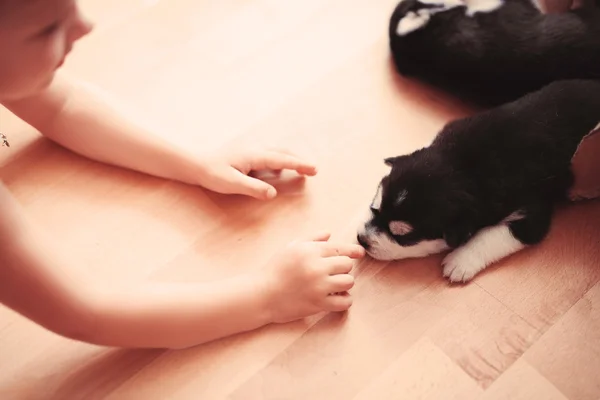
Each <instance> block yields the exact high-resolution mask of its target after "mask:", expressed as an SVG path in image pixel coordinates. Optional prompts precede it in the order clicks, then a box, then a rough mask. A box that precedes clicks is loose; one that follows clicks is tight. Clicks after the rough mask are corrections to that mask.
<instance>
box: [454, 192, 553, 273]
mask: <svg viewBox="0 0 600 400" xmlns="http://www.w3.org/2000/svg"><path fill="white" fill-rule="evenodd" d="M551 216H552V207H548V205H546V204H544V203H542V204H541V205H539V206H538V207H531V208H529V207H528V208H527V209H526V210H524V211H523V212H520V213H514V214H512V215H511V216H509V217H508V218H506V219H505V220H504V221H503V222H501V223H500V224H498V225H494V226H489V227H486V228H483V229H481V230H480V231H479V232H477V233H476V234H475V235H474V236H473V237H472V238H471V239H470V240H469V241H468V242H467V243H465V244H464V245H463V246H461V247H459V248H457V249H456V250H454V251H453V252H452V253H450V254H448V255H447V256H446V258H445V259H444V261H443V262H442V265H443V267H444V277H446V278H448V279H449V280H450V281H451V282H468V281H470V280H471V279H473V277H475V275H477V274H478V273H480V272H481V271H483V270H484V269H485V268H487V267H488V266H490V265H491V264H493V263H495V262H497V261H500V260H501V259H503V258H505V257H508V256H510V255H511V254H514V253H516V252H518V251H520V250H522V249H523V248H525V247H526V246H529V245H534V244H537V243H539V242H540V241H542V239H543V238H544V237H545V236H546V234H547V233H548V230H549V229H550V220H551Z"/></svg>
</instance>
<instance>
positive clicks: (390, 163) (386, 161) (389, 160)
mask: <svg viewBox="0 0 600 400" xmlns="http://www.w3.org/2000/svg"><path fill="white" fill-rule="evenodd" d="M399 158H400V157H388V158H386V159H384V160H383V163H384V164H385V165H387V166H388V167H392V166H393V165H394V162H396V160H398V159H399Z"/></svg>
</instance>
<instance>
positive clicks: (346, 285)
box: [263, 233, 364, 323]
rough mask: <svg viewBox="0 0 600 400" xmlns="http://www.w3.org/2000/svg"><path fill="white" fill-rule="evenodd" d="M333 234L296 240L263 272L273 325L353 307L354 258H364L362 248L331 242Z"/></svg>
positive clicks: (272, 260)
mask: <svg viewBox="0 0 600 400" xmlns="http://www.w3.org/2000/svg"><path fill="white" fill-rule="evenodd" d="M329 237H330V235H329V234H326V233H325V234H320V235H317V236H315V237H313V238H311V239H310V240H307V241H294V242H292V243H290V244H289V245H288V246H286V247H285V248H284V249H283V250H281V251H280V252H278V253H277V254H276V255H275V256H274V257H273V258H272V259H271V262H270V263H269V267H268V268H267V269H266V270H265V271H263V272H264V273H266V274H267V279H266V285H267V288H266V289H265V294H266V299H267V309H268V312H269V315H270V318H269V319H270V320H271V321H270V322H274V323H284V322H289V321H294V320H297V319H300V318H304V317H308V316H311V315H314V314H317V313H319V312H322V311H334V312H335V311H345V310H347V309H348V308H350V306H351V305H352V297H351V296H350V294H349V293H348V292H347V291H348V290H350V289H351V288H352V287H353V286H354V277H353V276H352V275H350V271H351V270H352V266H353V263H354V259H358V258H361V257H363V256H364V249H363V248H362V247H361V246H358V245H354V244H348V243H334V242H329V241H328V240H329Z"/></svg>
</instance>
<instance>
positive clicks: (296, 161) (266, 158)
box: [251, 151, 317, 176]
mask: <svg viewBox="0 0 600 400" xmlns="http://www.w3.org/2000/svg"><path fill="white" fill-rule="evenodd" d="M251 169H253V170H255V171H257V170H265V169H269V170H274V171H277V170H284V169H289V170H294V171H296V172H298V173H299V174H302V175H311V176H312V175H316V173H317V167H316V166H315V165H313V164H312V163H309V162H308V161H304V160H302V159H300V158H298V157H296V156H293V155H289V154H285V153H281V152H275V151H265V152H260V153H258V154H257V155H256V156H255V157H254V158H253V159H252V160H251Z"/></svg>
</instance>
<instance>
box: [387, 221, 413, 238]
mask: <svg viewBox="0 0 600 400" xmlns="http://www.w3.org/2000/svg"><path fill="white" fill-rule="evenodd" d="M389 228H390V232H391V233H392V235H395V236H403V235H406V234H409V233H411V232H412V231H413V227H412V225H410V224H409V223H408V222H405V221H392V222H390V224H389Z"/></svg>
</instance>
